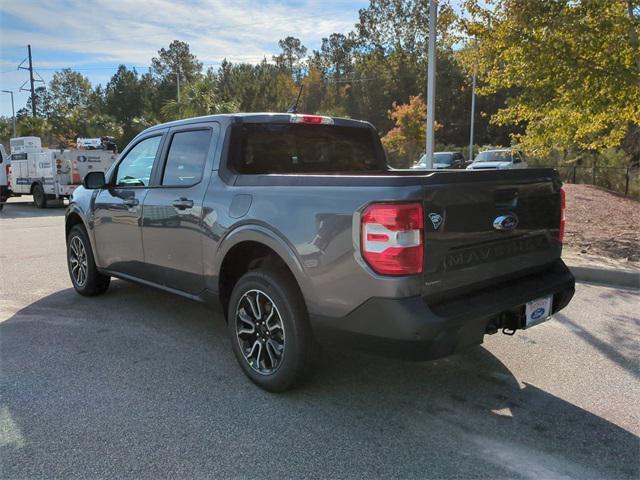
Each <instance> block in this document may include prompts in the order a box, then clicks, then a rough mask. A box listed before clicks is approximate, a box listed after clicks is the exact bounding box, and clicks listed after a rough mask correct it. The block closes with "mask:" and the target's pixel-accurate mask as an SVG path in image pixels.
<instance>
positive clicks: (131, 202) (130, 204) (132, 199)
mask: <svg viewBox="0 0 640 480" xmlns="http://www.w3.org/2000/svg"><path fill="white" fill-rule="evenodd" d="M124 204H125V205H126V206H128V207H136V206H138V205H140V200H138V199H137V198H136V197H129V198H127V199H126V200H125V201H124Z"/></svg>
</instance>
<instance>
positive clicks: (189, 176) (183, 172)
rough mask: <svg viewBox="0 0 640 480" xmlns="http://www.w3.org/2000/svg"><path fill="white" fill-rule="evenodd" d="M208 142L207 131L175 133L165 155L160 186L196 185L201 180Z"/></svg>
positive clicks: (208, 132) (208, 135) (209, 131)
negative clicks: (165, 160)
mask: <svg viewBox="0 0 640 480" xmlns="http://www.w3.org/2000/svg"><path fill="white" fill-rule="evenodd" d="M210 141H211V130H209V129H207V130H193V131H187V132H177V133H175V134H174V135H173V138H172V139H171V146H170V147H169V152H168V153H167V162H166V164H165V167H164V174H163V175H162V185H165V186H172V187H176V186H184V187H188V186H191V185H195V184H196V183H198V182H199V181H200V180H201V179H202V171H203V169H204V164H205V162H206V161H207V153H208V152H209V143H210Z"/></svg>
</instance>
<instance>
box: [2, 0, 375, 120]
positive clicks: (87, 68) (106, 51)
mask: <svg viewBox="0 0 640 480" xmlns="http://www.w3.org/2000/svg"><path fill="white" fill-rule="evenodd" d="M367 4H368V0H286V1H275V0H233V1H231V2H229V1H228V0H193V1H190V2H178V1H173V0H143V1H132V0H93V1H86V0H23V1H13V2H12V1H0V85H1V86H2V88H3V89H12V90H13V89H16V88H17V87H19V86H20V85H22V83H23V82H24V81H25V80H26V79H27V74H26V72H25V71H15V70H14V69H15V67H16V65H17V63H19V62H20V61H21V60H22V59H23V58H24V57H25V56H26V45H27V44H31V45H32V47H33V51H34V58H35V65H36V69H37V70H38V71H39V72H40V74H41V75H42V77H43V78H44V79H45V80H46V81H49V79H50V78H51V76H52V74H53V72H54V70H55V69H60V68H64V67H71V68H75V69H77V70H79V71H81V72H82V73H83V74H85V75H87V76H88V77H89V79H90V80H91V81H92V83H93V84H98V83H104V82H105V81H107V80H108V78H109V77H110V76H111V75H112V74H113V72H114V71H115V68H116V65H118V64H121V63H123V64H126V65H129V66H137V67H138V70H139V71H145V70H146V67H147V66H148V65H149V64H150V63H151V58H152V57H154V56H156V55H157V51H158V50H159V49H160V48H161V47H166V46H168V45H169V43H170V42H171V41H173V40H175V39H178V40H183V41H186V42H188V43H189V45H190V47H191V51H192V52H193V53H194V54H195V55H196V56H197V57H198V59H199V60H200V61H202V62H203V63H204V64H205V67H207V66H213V67H214V68H215V67H216V66H217V65H219V64H220V61H221V60H222V59H224V58H226V59H228V60H230V61H233V62H249V63H257V62H259V61H261V60H262V59H263V58H265V57H266V58H267V59H268V60H270V59H271V56H272V55H274V54H276V53H277V51H278V50H279V47H278V40H280V39H281V38H284V37H286V36H288V35H293V36H296V37H298V38H300V39H301V40H302V43H303V44H305V45H306V46H307V47H308V48H309V50H312V49H314V48H318V47H319V45H320V42H321V40H322V37H327V36H329V35H330V34H331V33H333V32H342V33H346V32H348V31H350V30H351V29H352V28H353V25H354V23H355V22H356V20H357V16H358V9H359V8H362V7H364V6H366V5H367ZM27 97H28V94H27V93H24V92H16V108H20V107H22V106H23V105H24V104H25V103H26V100H27ZM0 114H1V115H10V114H11V107H10V101H9V99H8V95H3V96H1V97H0Z"/></svg>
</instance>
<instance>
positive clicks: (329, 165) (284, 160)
mask: <svg viewBox="0 0 640 480" xmlns="http://www.w3.org/2000/svg"><path fill="white" fill-rule="evenodd" d="M231 148H232V150H231V152H232V153H231V162H230V167H231V168H232V169H233V170H235V171H236V172H237V173H240V174H269V173H281V174H282V173H308V174H314V173H338V172H373V171H381V170H386V162H385V158H384V154H383V151H382V148H381V146H380V141H379V140H378V138H377V135H375V132H373V131H372V130H370V129H368V128H358V127H342V126H334V125H298V124H273V123H245V124H242V125H238V126H235V127H234V132H233V140H232V146H231Z"/></svg>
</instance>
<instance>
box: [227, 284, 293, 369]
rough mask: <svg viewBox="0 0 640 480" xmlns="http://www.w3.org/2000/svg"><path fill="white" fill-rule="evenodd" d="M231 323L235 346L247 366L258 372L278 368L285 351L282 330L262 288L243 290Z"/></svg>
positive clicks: (269, 298) (271, 303) (276, 312)
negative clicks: (238, 347)
mask: <svg viewBox="0 0 640 480" xmlns="http://www.w3.org/2000/svg"><path fill="white" fill-rule="evenodd" d="M235 322H236V336H237V339H238V345H239V346H240V351H241V352H242V355H243V357H244V359H245V360H246V362H247V363H248V364H249V366H250V367H251V368H252V369H253V370H254V371H256V372H258V373H259V374H261V375H271V374H273V373H274V372H275V371H276V370H278V368H280V365H282V360H283V358H284V353H285V332H284V324H283V322H282V317H281V316H280V312H279V311H278V307H276V304H275V303H274V301H273V300H272V299H271V297H269V295H267V294H266V293H265V292H263V291H262V290H257V289H253V290H249V291H247V292H246V293H245V294H244V295H242V298H240V301H239V302H238V306H237V308H236V315H235Z"/></svg>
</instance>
